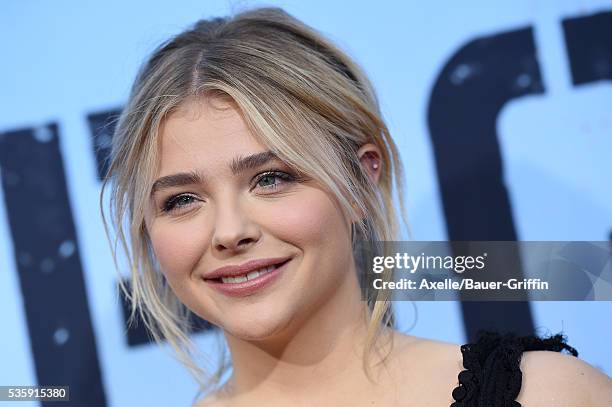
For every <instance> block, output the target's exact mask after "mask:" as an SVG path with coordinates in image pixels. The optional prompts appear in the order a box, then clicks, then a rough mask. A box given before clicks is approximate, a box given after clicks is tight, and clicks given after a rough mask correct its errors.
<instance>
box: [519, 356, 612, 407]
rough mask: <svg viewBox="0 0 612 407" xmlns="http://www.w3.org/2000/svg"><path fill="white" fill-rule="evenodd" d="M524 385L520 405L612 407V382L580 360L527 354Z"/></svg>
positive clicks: (522, 361)
mask: <svg viewBox="0 0 612 407" xmlns="http://www.w3.org/2000/svg"><path fill="white" fill-rule="evenodd" d="M521 371H522V372H523V382H522V386H521V392H520V393H519V395H518V397H517V401H518V402H520V403H521V404H523V405H528V406H530V407H539V406H552V405H554V406H559V407H562V406H589V407H600V406H601V407H609V406H612V379H610V377H609V376H608V375H606V374H605V373H603V372H601V371H600V370H599V369H597V368H595V367H593V366H591V365H590V364H588V363H586V362H584V361H583V360H580V359H578V358H577V357H574V356H571V355H567V354H564V353H559V352H552V351H527V352H524V353H523V357H522V359H521Z"/></svg>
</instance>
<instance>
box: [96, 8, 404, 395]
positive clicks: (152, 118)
mask: <svg viewBox="0 0 612 407" xmlns="http://www.w3.org/2000/svg"><path fill="white" fill-rule="evenodd" d="M202 96H212V97H225V98H229V99H231V100H232V101H233V102H234V103H235V104H236V105H237V106H238V107H239V110H240V111H241V113H242V115H243V118H244V119H245V121H246V123H247V125H248V126H249V128H250V130H251V131H252V132H253V134H254V135H255V136H256V137H257V138H258V140H260V141H261V142H263V144H264V145H266V146H268V147H269V149H270V150H272V151H273V152H274V153H276V154H277V155H278V156H279V157H280V158H281V159H282V160H283V161H285V162H286V163H287V164H288V165H290V166H292V167H294V168H295V169H297V170H298V171H301V172H303V173H304V174H308V176H309V177H312V178H313V179H315V180H317V181H318V182H319V183H320V184H321V185H323V186H325V187H326V188H327V189H328V191H329V193H331V194H333V196H335V198H336V199H337V201H338V202H339V204H340V205H341V207H342V208H343V210H344V211H345V213H346V214H348V216H350V219H360V218H362V220H361V221H360V222H356V224H355V226H356V230H355V232H356V233H354V234H353V238H352V245H353V250H354V251H355V250H357V244H358V240H363V241H370V242H374V241H392V240H397V237H398V235H399V224H398V217H397V213H396V210H395V208H394V204H393V187H394V182H393V181H394V180H395V188H396V191H397V198H398V201H399V204H400V209H401V215H402V219H403V220H404V222H406V219H405V215H404V213H405V210H404V201H403V199H402V196H403V185H402V183H403V181H402V180H403V176H402V165H401V161H400V157H399V154H398V151H397V147H396V146H395V144H394V142H393V140H392V138H391V136H390V134H389V131H388V129H387V127H386V125H385V123H384V122H383V120H382V119H381V113H380V111H379V106H378V101H377V98H376V96H375V93H374V90H373V88H372V86H371V84H370V82H369V80H368V79H367V77H366V75H365V74H364V73H363V72H362V71H361V69H360V68H359V67H358V66H357V65H356V64H355V63H354V62H353V61H351V59H350V58H349V57H348V56H346V55H345V54H344V53H343V52H341V51H340V50H339V49H338V48H336V47H335V46H334V45H333V44H332V43H330V42H329V41H327V40H326V39H324V38H323V37H322V36H321V35H319V34H318V33H317V32H315V31H314V30H313V29H311V28H310V27H308V26H306V25H305V24H303V23H302V22H300V21H298V20H297V19H295V18H294V17H292V16H290V15H289V14H287V13H286V12H284V11H283V10H281V9H278V8H261V9H255V10H251V11H246V12H242V13H240V14H238V15H236V16H234V17H231V18H215V19H211V20H201V21H198V22H197V23H196V24H195V25H194V26H193V28H191V29H189V30H187V31H185V32H183V33H181V34H179V35H177V36H175V37H174V38H172V39H170V40H168V41H167V42H165V43H164V44H162V45H160V46H159V47H158V48H157V49H156V50H155V51H154V52H153V54H152V56H151V57H150V58H149V60H148V61H147V62H146V63H145V64H144V65H143V67H142V68H141V70H140V72H139V73H138V76H137V78H136V80H135V82H134V85H133V88H132V90H131V94H130V96H129V100H128V103H127V105H126V107H125V109H124V110H123V112H122V114H121V116H120V117H119V120H118V123H117V127H116V131H115V134H114V137H113V143H112V149H111V157H110V163H109V170H108V173H107V176H106V177H105V179H104V181H103V184H102V192H101V194H100V209H101V212H102V217H103V220H104V226H105V230H106V233H107V237H108V239H109V243H110V244H111V250H112V253H113V258H114V261H115V266H116V267H117V268H118V265H117V244H118V242H121V245H122V248H123V250H124V251H125V253H126V255H127V261H128V265H129V268H130V273H131V287H127V286H126V285H125V284H124V283H123V282H122V283H121V284H120V287H121V289H122V290H123V292H124V295H125V296H126V298H128V300H129V301H130V303H131V305H132V313H131V315H130V322H132V321H133V320H134V318H135V315H136V312H138V314H139V315H140V317H141V318H142V320H143V321H144V323H145V324H146V327H147V328H148V329H149V330H150V332H151V333H152V335H153V338H154V339H155V340H156V341H158V342H160V341H162V340H164V339H165V340H167V341H168V343H169V344H170V345H171V346H172V348H173V349H174V350H175V351H176V354H177V357H178V358H179V360H181V361H182V362H183V363H184V364H185V366H186V367H187V368H188V369H189V370H190V371H191V373H192V374H193V375H194V376H195V378H196V380H198V382H199V383H200V385H201V389H202V391H208V390H210V389H211V387H214V386H217V385H219V383H220V380H221V378H222V376H223V374H224V373H225V370H226V369H227V368H228V362H227V361H226V358H225V354H224V352H222V355H221V360H220V363H219V369H218V370H217V371H216V372H215V373H214V374H213V375H211V376H209V377H208V378H206V376H205V375H204V372H203V370H202V369H201V368H200V367H199V366H198V365H197V363H196V362H195V349H194V346H193V344H192V343H191V341H190V339H189V336H188V333H189V329H190V326H189V318H188V317H189V310H188V309H187V308H186V307H185V306H184V305H183V304H182V303H181V302H180V301H179V300H178V298H177V297H176V296H175V295H174V293H173V292H172V290H171V289H170V287H169V285H168V284H167V283H166V281H165V278H164V277H163V275H162V273H161V272H160V271H159V270H158V265H157V263H156V261H155V257H154V253H153V250H152V245H151V241H150V238H149V236H148V234H147V230H146V228H145V222H144V212H145V205H146V202H147V199H148V197H149V194H150V188H151V185H152V182H153V177H154V176H155V171H156V169H157V168H158V163H159V160H158V159H159V157H158V144H157V143H158V138H159V137H158V135H159V134H158V133H159V128H160V124H161V123H162V121H163V120H164V118H165V117H166V116H167V115H168V114H170V113H172V112H173V111H175V110H176V109H177V108H178V107H179V106H180V105H181V104H183V103H185V102H186V101H187V100H189V99H193V98H197V97H202ZM305 135H308V136H307V137H305ZM365 143H373V144H375V145H376V146H378V148H379V149H380V151H381V171H382V173H381V176H380V180H379V183H378V185H377V184H376V183H374V182H373V181H372V180H371V179H370V177H369V176H368V175H367V174H366V173H365V172H364V170H363V168H362V166H361V165H360V162H359V157H358V156H357V154H356V153H357V150H358V149H359V147H360V146H362V145H364V144H365ZM109 181H112V189H111V200H110V207H111V214H110V215H111V218H112V222H113V226H114V228H115V232H116V239H115V241H114V244H113V243H112V242H111V238H110V234H109V231H108V227H107V222H106V217H105V216H104V209H103V197H104V191H105V188H106V186H107V183H108V182H109ZM126 216H127V225H129V233H128V234H129V241H128V239H127V238H126V231H125V226H124V221H125V220H126ZM406 225H407V222H406ZM128 246H129V247H128ZM130 249H131V250H130ZM384 278H386V279H390V278H391V276H390V275H389V274H386V275H385V276H384ZM366 295H367V301H366V303H365V307H364V315H365V317H366V318H367V320H368V332H367V338H366V346H365V351H364V354H363V367H364V369H365V371H366V373H367V374H368V377H370V375H369V374H370V370H369V369H370V366H369V357H370V353H371V351H372V349H374V345H375V343H376V341H377V338H378V337H379V336H380V333H381V331H382V329H383V327H384V326H387V325H392V324H393V316H392V312H391V308H390V306H389V305H390V304H389V298H388V297H386V296H385V295H384V294H382V293H379V294H377V295H373V294H372V293H369V292H367V293H366ZM391 341H392V339H391ZM383 361H384V359H383Z"/></svg>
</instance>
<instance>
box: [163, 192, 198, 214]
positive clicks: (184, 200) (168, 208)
mask: <svg viewBox="0 0 612 407" xmlns="http://www.w3.org/2000/svg"><path fill="white" fill-rule="evenodd" d="M197 200H198V198H196V197H195V196H193V195H187V194H182V195H175V196H171V197H170V198H168V199H167V200H166V201H165V202H164V204H163V205H162V208H161V209H162V211H163V212H165V213H171V212H176V211H180V210H182V209H184V208H186V207H189V206H191V205H193V203H195V202H196V201H197Z"/></svg>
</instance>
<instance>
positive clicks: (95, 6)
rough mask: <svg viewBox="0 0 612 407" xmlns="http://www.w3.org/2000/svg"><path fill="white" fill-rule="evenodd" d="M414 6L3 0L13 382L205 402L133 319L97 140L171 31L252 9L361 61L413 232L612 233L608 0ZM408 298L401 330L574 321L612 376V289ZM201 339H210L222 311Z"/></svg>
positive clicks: (572, 336) (118, 401) (6, 342)
mask: <svg viewBox="0 0 612 407" xmlns="http://www.w3.org/2000/svg"><path fill="white" fill-rule="evenodd" d="M410 3H411V4H409V2H403V1H396V2H382V3H377V4H376V5H375V6H373V3H372V2H366V1H334V2H330V1H320V0H315V1H309V2H301V1H297V0H296V1H267V2H265V3H262V2H255V1H235V2H228V1H213V0H209V1H206V2H202V1H195V0H194V1H184V2H181V4H180V6H178V5H177V4H171V3H170V2H158V3H157V4H156V3H154V2H150V1H131V2H120V1H116V0H111V1H105V2H98V3H93V2H88V4H85V2H76V1H75V2H67V1H55V2H36V1H29V2H17V1H14V2H4V3H3V5H2V6H1V7H2V12H1V13H0V50H2V63H1V64H0V89H1V92H0V103H1V107H2V109H1V110H0V111H1V112H2V113H1V115H0V179H1V181H2V188H0V310H1V311H0V315H1V316H2V320H3V321H4V326H3V334H2V335H0V361H2V363H0V385H27V384H55V385H62V384H70V385H71V391H72V395H73V402H72V403H71V405H88V406H128V405H149V406H167V405H188V404H189V403H190V402H191V401H192V398H193V396H194V394H195V391H196V384H195V382H194V381H193V380H192V379H191V378H190V376H189V375H188V374H187V372H186V371H185V370H184V369H183V368H182V366H181V365H180V364H179V363H178V362H176V361H175V360H174V359H173V358H172V356H171V352H170V351H169V349H167V348H166V347H164V346H162V347H161V348H160V347H157V346H154V345H151V344H150V343H149V342H148V340H147V338H146V337H144V336H143V332H142V331H139V330H133V331H129V332H128V331H127V329H126V327H125V317H124V312H123V311H122V306H121V300H120V297H119V295H118V293H117V289H116V285H117V278H118V277H117V275H116V273H115V270H114V266H113V262H112V259H111V255H110V251H109V248H108V245H107V242H106V238H105V235H104V229H103V225H102V221H101V219H100V217H99V215H98V194H99V192H100V174H101V171H103V165H104V163H103V162H102V161H101V157H102V156H101V155H96V149H97V150H99V151H101V152H104V149H105V148H106V147H107V143H108V138H109V137H110V134H109V132H108V128H106V131H105V129H104V128H103V125H104V123H106V121H107V119H108V118H109V117H110V116H112V115H113V114H115V113H116V112H117V111H119V109H121V106H122V105H123V103H124V102H125V101H126V99H127V94H128V90H129V87H130V85H131V82H132V80H133V79H134V76H135V74H136V71H137V69H138V67H139V65H140V64H141V62H142V61H143V60H144V58H145V57H146V56H147V55H148V54H149V53H150V52H151V51H152V50H153V49H154V48H155V46H157V45H158V44H159V43H160V42H162V41H163V40H165V39H166V38H168V37H169V36H170V35H173V34H176V33H178V32H180V31H181V30H183V29H185V28H186V27H188V26H189V25H190V24H192V23H193V22H195V21H196V20H197V19H199V18H207V17H211V16H217V15H227V14H228V13H230V12H232V11H239V10H241V9H242V8H245V7H250V6H258V5H278V6H282V7H283V8H285V9H286V10H287V11H288V12H290V13H291V14H293V15H295V16H296V17H298V18H300V19H302V20H303V21H305V22H306V23H308V24H310V25H312V26H313V27H315V28H317V29H318V30H320V31H322V32H323V33H324V34H326V35H327V36H328V37H330V38H331V39H332V40H334V41H335V42H336V43H337V44H338V45H340V47H341V48H343V49H345V50H346V51H347V52H348V53H349V54H350V55H352V56H353V57H354V58H355V59H356V60H357V61H358V62H359V63H360V64H361V65H362V66H363V67H364V68H365V70H366V72H367V73H368V74H369V75H370V77H371V79H372V81H373V83H374V85H375V87H376V88H377V91H378V94H379V97H380V101H381V105H382V110H383V113H384V116H385V118H386V120H387V123H388V125H389V127H390V130H391V132H392V134H393V135H394V137H395V140H396V141H397V144H398V145H399V148H400V151H401V154H402V158H403V160H404V163H405V173H406V186H407V189H406V200H407V202H408V215H409V220H410V224H411V227H412V231H413V236H412V237H413V239H415V240H447V239H449V240H450V239H454V240H515V239H516V240H596V241H603V240H611V239H612V188H610V185H612V182H611V181H612V176H611V174H612V171H611V170H612V164H611V163H610V162H611V160H610V158H611V157H610V154H611V152H612V112H611V109H610V108H611V107H612V103H611V102H612V87H611V85H610V80H612V1H610V0H607V1H604V0H598V1H595V0H592V1H586V0H580V1H578V0H576V1H570V0H564V1H554V0H549V1H533V0H531V1H529V0H514V1H510V0H508V1H496V2H491V1H484V0H482V1H468V2H450V1H447V2H444V1H441V0H436V1H433V0H432V1H428V2H418V3H417V2H410ZM395 305H396V312H397V314H398V327H399V328H400V329H404V330H407V329H410V333H411V334H414V335H419V336H425V337H430V338H435V339H440V340H445V341H450V342H455V343H464V342H465V341H467V340H469V339H470V338H471V335H473V333H474V331H475V329H476V328H477V327H478V326H480V325H485V324H497V325H498V326H502V327H503V326H506V327H510V328H513V329H516V330H518V331H530V330H535V332H537V333H540V334H548V333H557V332H560V331H562V332H563V333H565V334H566V335H567V336H568V338H569V343H570V344H571V345H572V346H574V347H576V348H577V349H578V351H579V352H580V357H581V358H582V359H584V360H586V361H587V362H589V363H591V364H593V365H595V366H597V367H599V368H601V369H602V370H603V371H604V372H606V373H607V374H608V375H610V374H612V354H611V352H610V350H609V344H610V343H612V324H611V320H610V319H611V318H610V316H611V315H612V302H537V303H536V302H534V303H531V304H489V305H486V306H483V304H473V303H472V304H466V303H463V305H462V304H461V303H459V302H439V303H425V302H421V303H417V304H416V308H415V307H413V305H412V304H410V303H398V304H395ZM496 307H497V308H496ZM194 338H195V340H196V341H197V343H198V344H199V346H200V347H202V349H213V340H212V336H211V334H210V333H209V332H208V331H207V330H206V327H203V329H202V330H201V331H199V332H198V333H194ZM22 405H23V406H27V405H32V406H33V405H40V404H39V403H23V404H22Z"/></svg>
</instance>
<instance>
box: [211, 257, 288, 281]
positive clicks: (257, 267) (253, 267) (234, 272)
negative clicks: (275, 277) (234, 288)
mask: <svg viewBox="0 0 612 407" xmlns="http://www.w3.org/2000/svg"><path fill="white" fill-rule="evenodd" d="M289 260H290V257H277V258H268V259H258V260H251V261H248V262H246V263H243V264H240V265H235V266H233V265H232V266H224V267H220V268H218V269H216V270H213V271H211V272H210V273H207V274H205V275H204V280H218V281H221V278H222V277H226V278H227V277H232V278H233V277H238V276H246V275H247V274H248V273H252V272H254V271H262V270H264V269H266V268H269V267H274V268H277V267H280V266H281V265H282V264H283V263H286V262H287V261H289Z"/></svg>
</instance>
